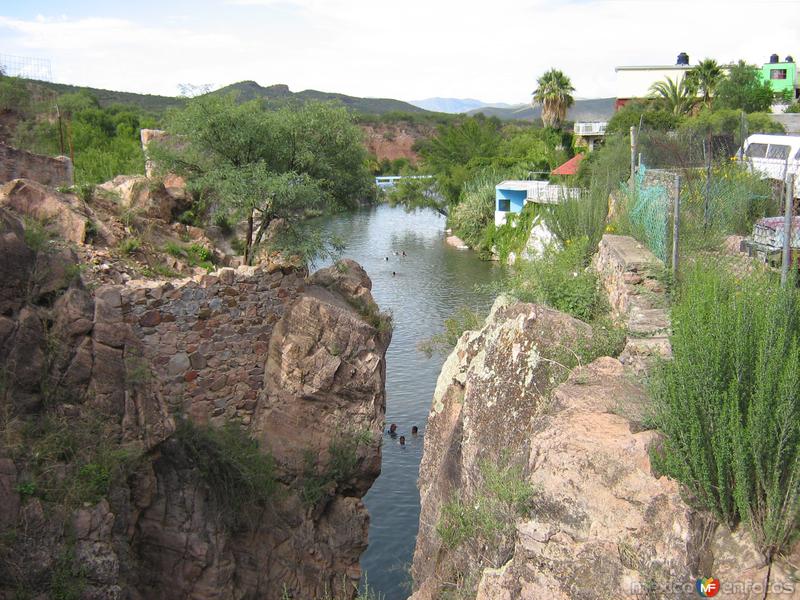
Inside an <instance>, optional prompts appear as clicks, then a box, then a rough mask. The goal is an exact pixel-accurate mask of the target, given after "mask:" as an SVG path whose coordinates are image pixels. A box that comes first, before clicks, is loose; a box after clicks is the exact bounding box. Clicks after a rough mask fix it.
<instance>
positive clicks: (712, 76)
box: [686, 58, 724, 108]
mask: <svg viewBox="0 0 800 600" xmlns="http://www.w3.org/2000/svg"><path fill="white" fill-rule="evenodd" d="M686 78H687V79H688V80H689V81H690V83H691V85H692V86H693V87H694V88H696V89H697V90H699V91H700V92H701V93H702V94H703V104H705V106H706V107H708V108H711V102H712V98H713V96H714V94H715V92H716V91H717V86H719V84H720V82H721V81H722V79H723V78H724V74H723V72H722V69H721V68H720V66H719V65H718V64H717V61H715V60H714V59H713V58H706V59H705V60H703V61H702V62H700V64H698V65H697V66H696V67H694V68H693V69H691V70H690V71H689V72H688V73H687V74H686Z"/></svg>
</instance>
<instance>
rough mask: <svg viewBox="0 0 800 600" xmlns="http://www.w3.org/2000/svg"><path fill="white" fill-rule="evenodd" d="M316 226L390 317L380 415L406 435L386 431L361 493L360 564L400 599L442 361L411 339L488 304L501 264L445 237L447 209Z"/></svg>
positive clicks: (407, 589)
mask: <svg viewBox="0 0 800 600" xmlns="http://www.w3.org/2000/svg"><path fill="white" fill-rule="evenodd" d="M322 227H323V228H324V229H325V230H327V231H328V232H330V233H333V234H335V235H337V236H339V237H341V238H342V240H343V241H344V242H345V244H346V249H345V251H344V255H343V256H344V257H346V258H352V259H354V260H355V261H357V262H358V263H360V264H361V265H362V266H363V267H364V268H365V269H366V271H367V273H368V274H369V276H370V278H371V279H372V293H373V296H374V297H375V300H376V301H377V303H378V305H379V306H380V307H381V310H389V311H391V312H392V314H393V317H394V334H393V336H392V343H391V345H390V346H389V349H388V351H387V353H386V397H387V399H386V423H387V428H388V425H389V424H390V423H396V424H397V432H398V435H405V437H406V440H407V441H406V445H405V446H404V447H401V446H400V444H399V443H398V441H397V440H396V439H392V438H390V437H389V436H388V435H386V436H385V437H384V444H383V466H382V470H381V475H380V477H378V479H377V481H376V482H375V484H374V485H373V486H372V488H371V489H370V490H369V492H368V493H367V495H366V497H365V498H364V502H365V503H366V506H367V509H368V510H369V514H370V517H371V521H370V529H369V547H368V548H367V551H366V552H365V553H364V555H363V557H362V559H361V567H362V570H363V571H364V573H365V577H366V580H367V582H368V583H369V587H370V589H372V590H374V591H375V592H376V593H378V594H379V597H380V598H383V599H385V600H404V599H405V598H407V597H408V596H409V595H410V593H411V575H410V569H411V560H412V557H413V553H414V544H415V541H416V536H417V524H418V522H419V492H418V490H417V474H418V471H419V463H420V459H421V457H422V442H423V437H424V435H425V421H426V418H427V416H428V409H429V407H430V403H431V398H432V396H433V391H434V388H435V387H436V379H437V377H438V375H439V370H440V368H441V366H442V363H443V362H444V357H442V356H434V357H432V358H430V359H428V358H426V357H425V355H424V354H422V353H421V352H419V351H418V350H417V345H418V344H419V342H420V341H421V340H424V339H426V338H428V337H430V336H431V335H432V334H433V333H435V332H437V331H439V330H440V329H441V328H442V323H443V321H444V319H445V318H447V317H449V316H451V315H452V314H454V313H455V312H456V310H457V309H458V308H460V307H462V306H469V307H471V308H481V309H485V308H488V307H489V305H490V304H491V302H492V294H491V293H490V292H489V291H487V290H485V289H483V290H481V289H479V288H478V286H481V285H483V284H489V283H491V282H494V281H497V280H498V279H499V278H500V277H502V275H503V270H502V269H501V268H500V267H498V266H497V265H495V264H493V263H488V262H484V261H481V260H479V259H478V258H477V257H476V256H475V254H473V253H472V252H469V251H463V250H456V249H455V248H452V247H450V246H448V245H447V244H445V241H444V237H445V236H444V228H445V220H444V217H442V216H440V215H438V214H437V213H435V212H433V211H430V210H421V211H416V212H413V213H407V212H405V211H404V210H403V209H402V208H398V207H394V208H393V207H390V206H388V205H385V204H382V205H379V206H377V207H374V208H370V209H363V210H359V211H356V212H352V213H347V214H342V215H335V216H334V217H331V218H329V219H326V220H324V221H322ZM403 252H405V253H406V256H403V255H402V253H403ZM387 257H388V259H389V260H388V261H387V260H386V258H387ZM317 266H322V265H317ZM393 273H396V274H393ZM413 425H417V426H418V427H419V430H420V434H419V435H418V436H417V437H414V436H412V435H411V427H412V426H413Z"/></svg>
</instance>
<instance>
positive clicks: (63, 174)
mask: <svg viewBox="0 0 800 600" xmlns="http://www.w3.org/2000/svg"><path fill="white" fill-rule="evenodd" d="M23 178H24V179H33V180H34V181H38V182H39V183H44V184H45V185H51V186H53V187H56V186H61V185H72V184H73V174H72V162H71V161H70V160H69V158H67V157H66V156H58V157H55V158H53V157H52V156H42V155H41V154H32V153H31V152H26V151H25V150H18V149H17V148H12V147H11V146H7V145H5V144H3V143H2V142H0V183H5V182H7V181H11V180H12V179H23Z"/></svg>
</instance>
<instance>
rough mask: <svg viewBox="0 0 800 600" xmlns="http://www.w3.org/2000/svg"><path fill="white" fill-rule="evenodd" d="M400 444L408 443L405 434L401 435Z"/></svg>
mask: <svg viewBox="0 0 800 600" xmlns="http://www.w3.org/2000/svg"><path fill="white" fill-rule="evenodd" d="M400 445H401V446H405V445H406V436H404V435H401V436H400Z"/></svg>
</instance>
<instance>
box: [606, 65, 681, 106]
mask: <svg viewBox="0 0 800 600" xmlns="http://www.w3.org/2000/svg"><path fill="white" fill-rule="evenodd" d="M691 69H692V67H691V65H689V55H688V54H686V52H681V53H680V54H678V60H677V62H676V63H675V64H674V65H637V66H627V67H616V68H615V69H614V71H615V72H616V74H617V101H616V102H615V104H614V108H615V109H616V110H619V109H620V108H622V107H623V106H625V105H626V104H627V103H628V102H630V101H631V100H634V99H636V98H647V97H648V96H650V86H652V85H653V84H654V83H655V82H657V81H663V80H664V79H666V78H667V77H669V78H670V79H672V80H673V81H679V80H680V79H683V78H684V77H685V76H686V73H688V72H689V71H690V70H691Z"/></svg>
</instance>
